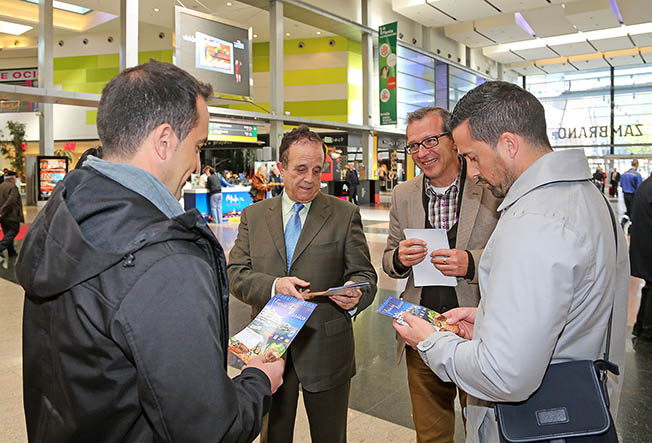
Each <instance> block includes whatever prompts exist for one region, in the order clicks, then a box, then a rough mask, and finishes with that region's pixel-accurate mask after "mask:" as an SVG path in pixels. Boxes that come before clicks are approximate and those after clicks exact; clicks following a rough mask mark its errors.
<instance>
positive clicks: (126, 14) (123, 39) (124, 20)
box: [120, 0, 138, 71]
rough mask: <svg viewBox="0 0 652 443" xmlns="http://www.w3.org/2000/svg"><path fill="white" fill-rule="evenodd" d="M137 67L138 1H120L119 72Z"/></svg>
mask: <svg viewBox="0 0 652 443" xmlns="http://www.w3.org/2000/svg"><path fill="white" fill-rule="evenodd" d="M136 65H138V0H120V70H121V71H122V70H124V69H126V68H131V67H133V66H136Z"/></svg>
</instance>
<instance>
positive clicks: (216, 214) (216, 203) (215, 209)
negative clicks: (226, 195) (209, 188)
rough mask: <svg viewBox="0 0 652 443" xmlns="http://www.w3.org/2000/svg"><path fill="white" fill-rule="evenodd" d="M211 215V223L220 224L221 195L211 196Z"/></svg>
mask: <svg viewBox="0 0 652 443" xmlns="http://www.w3.org/2000/svg"><path fill="white" fill-rule="evenodd" d="M211 215H212V216H213V223H222V193H221V192H216V193H215V194H211Z"/></svg>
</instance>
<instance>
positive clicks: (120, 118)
mask: <svg viewBox="0 0 652 443" xmlns="http://www.w3.org/2000/svg"><path fill="white" fill-rule="evenodd" d="M211 93H212V87H211V86H210V85H208V84H205V83H201V82H199V81H198V80H197V79H195V78H194V77H193V76H191V75H190V74H188V73H187V72H186V71H184V70H183V69H181V68H178V67H176V66H174V65H172V64H170V63H162V62H158V61H155V60H150V61H149V63H145V64H142V65H138V66H136V67H134V68H129V69H125V70H124V71H122V72H121V73H120V74H118V75H117V76H116V77H114V78H113V80H111V81H110V82H109V83H108V84H107V85H106V86H105V87H104V90H103V91H102V98H101V99H100V106H99V108H98V110H97V132H98V134H99V136H100V140H101V141H102V146H103V147H104V154H105V155H111V154H117V155H118V156H121V157H123V156H127V157H129V156H131V155H133V154H134V153H135V152H136V149H137V147H138V145H139V144H140V143H141V142H142V140H143V139H144V138H145V137H146V136H147V135H148V134H149V133H150V132H152V131H153V130H154V129H155V128H156V127H157V126H159V125H161V124H163V123H168V124H170V126H171V127H172V130H173V131H174V132H175V134H176V135H177V137H178V138H179V140H183V139H184V138H186V136H187V135H188V133H189V132H190V131H191V130H192V128H193V127H194V126H195V125H196V124H197V120H198V119H199V114H198V112H197V97H198V96H202V97H203V98H204V99H206V98H208V96H210V95H211Z"/></svg>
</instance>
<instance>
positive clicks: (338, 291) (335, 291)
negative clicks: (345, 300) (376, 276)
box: [305, 281, 369, 296]
mask: <svg viewBox="0 0 652 443" xmlns="http://www.w3.org/2000/svg"><path fill="white" fill-rule="evenodd" d="M367 286H369V282H368V281H363V282H360V283H351V284H349V285H344V286H337V287H335V288H329V289H327V290H326V291H319V292H308V293H306V294H305V295H310V296H317V295H326V296H328V295H346V291H347V290H348V289H351V288H364V287H367Z"/></svg>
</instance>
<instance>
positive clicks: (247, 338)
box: [229, 294, 317, 369]
mask: <svg viewBox="0 0 652 443" xmlns="http://www.w3.org/2000/svg"><path fill="white" fill-rule="evenodd" d="M316 307H317V305H316V304H315V303H310V302H307V301H302V300H299V299H296V298H294V297H290V296H288V295H282V294H276V295H274V297H272V298H271V299H270V300H269V301H268V302H267V304H266V305H265V307H264V308H263V310H262V311H260V313H259V314H258V315H257V316H256V318H254V319H253V320H252V322H251V323H249V325H248V326H247V327H246V328H244V329H243V330H242V331H240V332H238V333H237V334H235V335H234V336H233V337H231V338H230V339H229V364H230V365H231V366H233V367H235V368H238V369H239V368H242V366H244V365H246V364H247V363H249V360H251V359H252V358H253V357H255V356H256V355H261V354H262V355H263V356H264V357H265V359H268V360H274V358H272V357H280V356H282V355H283V354H285V352H286V351H287V350H288V348H289V347H290V343H292V340H294V337H296V336H297V334H298V333H299V330H301V328H302V327H303V325H304V324H305V323H306V321H307V320H308V317H310V315H311V314H312V311H314V310H315V308H316Z"/></svg>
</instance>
